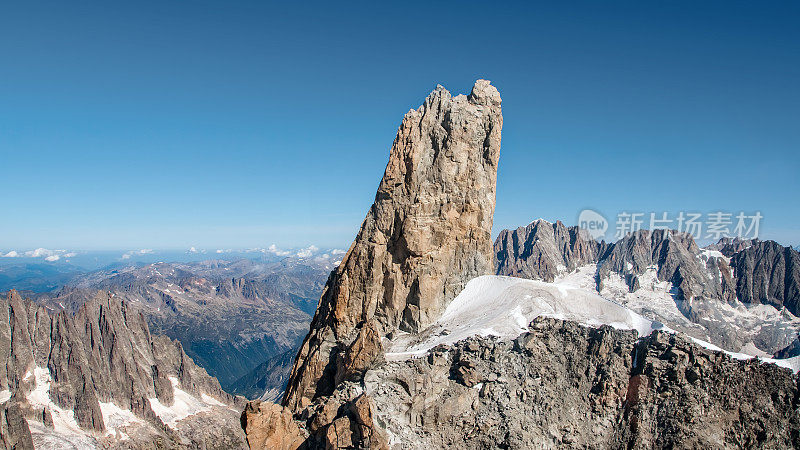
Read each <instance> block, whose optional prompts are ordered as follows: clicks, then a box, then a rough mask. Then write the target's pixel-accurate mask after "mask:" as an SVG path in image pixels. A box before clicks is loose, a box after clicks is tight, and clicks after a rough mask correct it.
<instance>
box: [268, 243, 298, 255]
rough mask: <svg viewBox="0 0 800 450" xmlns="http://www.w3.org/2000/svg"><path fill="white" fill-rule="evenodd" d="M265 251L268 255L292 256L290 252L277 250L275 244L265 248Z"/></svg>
mask: <svg viewBox="0 0 800 450" xmlns="http://www.w3.org/2000/svg"><path fill="white" fill-rule="evenodd" d="M266 251H268V252H270V253H273V254H275V255H276V256H289V255H290V254H292V252H290V251H288V250H281V249H279V248H278V246H277V245H275V244H272V245H270V246H269V247H268V248H267V250H266Z"/></svg>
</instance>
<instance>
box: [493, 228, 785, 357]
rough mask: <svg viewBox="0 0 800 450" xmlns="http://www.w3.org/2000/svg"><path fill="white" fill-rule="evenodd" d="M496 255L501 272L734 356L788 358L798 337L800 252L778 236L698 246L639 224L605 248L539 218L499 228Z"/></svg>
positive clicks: (683, 235) (576, 230)
mask: <svg viewBox="0 0 800 450" xmlns="http://www.w3.org/2000/svg"><path fill="white" fill-rule="evenodd" d="M494 252H495V262H496V273H497V274H498V275H510V276H519V277H523V278H530V279H534V280H544V281H551V282H552V281H560V282H569V283H573V284H576V285H581V286H583V287H586V288H589V289H592V290H595V291H596V292H598V293H600V294H601V295H603V296H604V297H606V298H611V299H614V300H615V301H617V302H619V303H620V304H622V305H625V306H627V307H629V308H631V309H633V310H634V311H636V312H638V313H640V314H642V315H643V316H645V317H647V318H648V319H651V320H656V321H659V322H661V323H664V324H665V325H667V326H669V327H671V328H672V329H675V330H679V331H682V332H684V333H686V334H688V335H690V336H693V337H695V338H698V339H702V340H705V341H709V342H715V343H717V344H718V345H720V346H721V347H723V348H726V349H729V350H732V351H735V352H741V353H746V354H752V355H755V356H763V355H773V354H778V353H779V352H781V355H785V354H786V352H785V349H786V348H787V347H790V346H792V345H795V343H796V342H797V340H798V331H799V330H800V319H798V317H800V303H798V302H800V253H798V252H797V251H796V250H794V249H792V248H790V247H783V246H781V245H780V244H777V243H776V242H773V241H760V240H739V239H729V238H725V239H721V240H720V241H719V242H717V243H715V244H713V245H710V246H708V247H706V248H705V249H701V248H699V247H698V246H697V244H695V242H694V239H693V238H692V236H691V235H689V234H686V233H678V232H676V231H665V230H655V231H649V230H639V231H637V232H635V233H632V234H629V235H628V236H626V237H625V238H623V239H621V240H619V241H617V242H614V243H610V244H609V243H605V242H602V241H600V242H598V241H595V240H594V239H592V238H591V237H590V236H588V234H585V233H583V232H581V230H580V229H579V228H578V227H566V226H564V225H563V224H562V223H561V222H556V223H554V224H552V223H549V222H546V221H544V220H537V221H535V222H532V223H531V224H530V225H528V226H526V227H520V228H517V229H516V230H503V231H501V232H500V234H499V236H498V239H497V241H496V242H495V244H494ZM792 356H794V355H792Z"/></svg>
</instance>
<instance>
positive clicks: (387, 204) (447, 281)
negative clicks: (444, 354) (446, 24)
mask: <svg viewBox="0 0 800 450" xmlns="http://www.w3.org/2000/svg"><path fill="white" fill-rule="evenodd" d="M500 102H501V100H500V94H498V92H497V90H496V89H495V88H494V87H493V86H491V84H490V83H489V82H488V81H485V80H478V81H477V82H476V83H475V86H474V87H473V88H472V92H471V93H470V95H469V96H464V95H459V96H457V97H452V96H451V95H450V92H448V91H447V90H445V89H444V88H443V87H441V86H439V87H437V88H436V90H435V91H433V92H432V93H431V94H430V95H429V96H428V98H427V99H426V100H425V103H424V104H423V105H422V106H420V107H419V108H418V109H416V110H412V111H409V112H408V113H407V114H406V116H405V117H404V118H403V122H402V124H401V125H400V128H399V130H398V132H397V137H396V138H395V141H394V144H393V145H392V149H391V152H390V155H389V163H388V164H387V166H386V172H385V173H384V176H383V179H382V180H381V183H380V186H379V187H378V192H377V194H376V196H375V203H374V204H373V205H372V207H371V208H370V210H369V213H368V214H367V217H366V219H364V222H363V224H362V225H361V229H360V231H359V233H358V236H357V237H356V240H355V242H354V243H353V244H352V246H351V247H350V250H349V251H348V252H347V254H346V255H345V257H344V259H343V260H342V263H341V264H340V265H339V267H338V268H337V269H336V270H335V271H334V272H333V273H332V274H331V276H330V278H329V279H328V283H327V284H326V286H325V289H324V291H323V294H322V298H321V299H320V305H319V307H318V308H317V312H316V315H315V316H314V320H313V322H312V324H311V330H310V332H309V334H308V336H306V339H305V341H304V343H303V346H302V347H301V349H300V352H299V355H298V357H297V359H296V362H295V366H294V369H293V370H292V375H291V377H290V379H289V383H288V386H287V391H286V395H285V397H284V404H285V405H287V406H288V407H290V408H291V409H293V410H298V409H300V408H302V407H304V406H306V405H308V404H310V402H311V401H312V400H313V399H314V398H316V397H318V396H320V395H329V394H330V393H331V392H332V391H333V389H334V387H335V385H336V381H337V377H336V373H337V372H339V373H340V374H342V375H344V374H346V373H348V372H350V371H352V369H353V368H351V367H347V366H344V367H343V366H341V365H339V367H338V369H337V364H336V362H337V359H339V360H340V361H345V362H347V361H350V363H352V364H356V365H360V364H368V363H369V361H364V359H363V358H362V356H366V355H357V356H354V355H348V354H345V355H339V356H338V357H337V354H340V353H341V352H347V351H348V350H352V349H354V346H352V342H353V341H354V340H355V339H356V338H357V337H358V336H359V335H360V334H362V335H363V333H360V331H359V330H361V329H362V328H363V327H364V325H365V324H366V323H370V326H374V327H375V332H376V333H377V335H378V336H383V335H385V334H386V333H389V332H391V331H393V330H395V329H398V328H399V329H402V330H407V331H416V330H418V329H420V328H422V327H425V326H426V325H428V324H430V323H431V322H433V321H434V320H435V319H436V318H437V317H438V316H439V315H440V314H441V312H442V311H443V310H444V308H445V307H446V306H447V304H448V303H449V302H450V301H451V300H452V299H453V298H454V297H455V296H456V295H457V294H458V293H459V292H460V291H461V289H462V288H463V287H464V285H465V284H466V283H467V281H469V280H470V279H472V278H474V277H476V276H478V275H484V274H489V273H492V271H493V263H492V241H491V230H492V219H493V214H494V204H495V183H496V179H497V163H498V158H499V152H500V131H501V129H502V125H503V118H502V115H501V110H500ZM356 350H359V351H360V350H363V348H362V347H361V346H356ZM370 356H372V355H370Z"/></svg>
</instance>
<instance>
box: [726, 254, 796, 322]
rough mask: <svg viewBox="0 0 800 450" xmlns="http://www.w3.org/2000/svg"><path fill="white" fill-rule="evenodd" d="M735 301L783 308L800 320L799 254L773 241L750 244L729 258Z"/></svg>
mask: <svg viewBox="0 0 800 450" xmlns="http://www.w3.org/2000/svg"><path fill="white" fill-rule="evenodd" d="M731 266H732V267H733V270H734V274H735V276H736V294H737V296H738V297H739V300H741V301H743V302H746V303H752V304H765V305H772V306H774V307H776V308H778V309H781V308H784V307H785V308H786V309H787V310H788V311H789V312H791V313H792V314H794V315H795V316H800V253H798V252H797V251H796V250H794V249H792V248H790V247H783V246H781V245H780V244H778V243H777V242H774V241H753V242H752V243H751V245H750V246H749V247H747V248H746V249H744V250H742V251H740V252H738V253H736V254H734V255H733V257H732V258H731Z"/></svg>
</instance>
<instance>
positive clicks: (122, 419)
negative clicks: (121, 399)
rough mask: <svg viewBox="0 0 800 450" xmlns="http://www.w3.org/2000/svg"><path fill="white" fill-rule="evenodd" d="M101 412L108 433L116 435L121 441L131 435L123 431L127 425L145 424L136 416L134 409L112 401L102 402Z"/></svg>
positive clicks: (108, 434)
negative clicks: (120, 405) (121, 406)
mask: <svg viewBox="0 0 800 450" xmlns="http://www.w3.org/2000/svg"><path fill="white" fill-rule="evenodd" d="M100 412H101V413H102V414H103V423H104V424H105V425H106V435H107V436H114V437H115V438H116V439H118V440H121V441H124V440H126V439H129V436H128V435H127V434H126V433H125V432H124V431H123V429H124V428H125V427H128V426H130V425H135V424H142V425H143V424H144V421H142V419H140V418H138V417H136V415H134V414H133V412H132V411H130V410H128V409H122V408H120V407H119V406H117V405H115V404H114V403H111V402H108V403H104V402H100Z"/></svg>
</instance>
